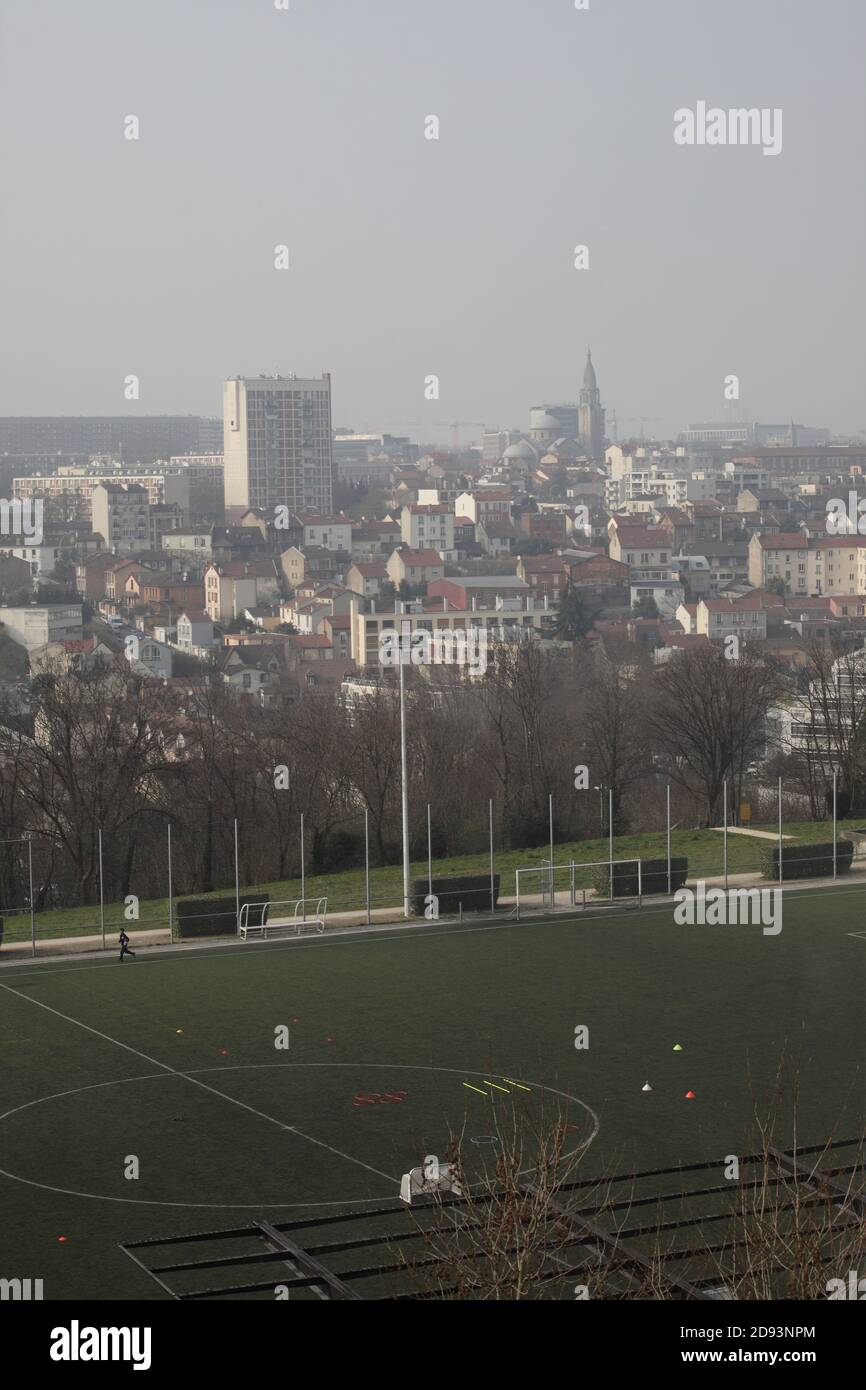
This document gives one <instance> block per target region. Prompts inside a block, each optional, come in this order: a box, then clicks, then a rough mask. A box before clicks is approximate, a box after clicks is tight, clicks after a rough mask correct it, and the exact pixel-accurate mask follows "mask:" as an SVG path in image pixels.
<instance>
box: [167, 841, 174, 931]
mask: <svg viewBox="0 0 866 1390" xmlns="http://www.w3.org/2000/svg"><path fill="white" fill-rule="evenodd" d="M166 830H167V832H168V940H169V944H170V945H173V944H174V901H173V899H174V886H173V884H172V879H171V822H170V821H169V823H168V825H167V826H166Z"/></svg>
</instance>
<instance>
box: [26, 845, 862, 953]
mask: <svg viewBox="0 0 866 1390" xmlns="http://www.w3.org/2000/svg"><path fill="white" fill-rule="evenodd" d="M762 833H763V832H762ZM699 879H700V881H701V882H702V883H705V884H706V885H707V887H713V888H721V887H724V885H725V879H724V877H723V876H722V875H715V876H714V875H707V876H703V875H697V876H692V875H689V879H688V882H689V884H695V883H697V882H698V880H699ZM727 882H728V887H729V888H743V887H748V886H751V887H762V888H772V887H778V885H777V884H774V883H772V882H770V881H769V880H768V879H765V878H762V877H761V875H760V874H758V873H747V874H728V880H727ZM845 882H850V885H851V887H852V888H855V889H866V859H863V860H859V861H857V860H855V861H854V864H853V866H852V868H851V869H850V870H849V872H848V873H847V874H844V875H841V876H840V878H839V879H838V880H837V885H838V886H840V887H841V886H842V885H843V884H844V883H845ZM833 886H834V885H833V880H832V879H829V878H812V879H798V880H797V881H796V882H795V883H786V884H784V885H783V887H784V889H785V890H786V891H787V892H789V893H790V892H798V891H800V890H801V889H803V888H832V887H833ZM567 897H568V893H567V890H566V892H564V893H558V894H557V898H558V899H559V901H558V903H557V909H556V910H557V911H561V910H562V908H563V907H567V906H568V905H569V904H568V903H567V901H566V900H567ZM607 901H608V900H607V899H606V898H601V899H599V906H602V905H605V906H606V905H607ZM671 901H672V899H670V898H667V897H652V898H645V899H644V906H645V907H651V906H652V907H662V906H663V905H664V904H665V903H666V902H671ZM515 906H516V899H515V898H504V897H500V899H499V907H500V908H501V909H505V908H509V909H510V908H513V907H515ZM521 906H522V907H525V908H526V909H527V910H530V909H533V910H536V911H537V910H538V909H539V908H543V907H544V906H545V898H544V895H543V894H540V893H539V894H536V895H534V896H532V897H529V898H524V897H521ZM592 906H593V902H592V899H590V901H589V902H588V903H587V907H589V908H591V907H592ZM581 910H582V909H581V908H580V906H578V907H577V908H576V909H575V911H577V912H580V911H581ZM467 915H468V917H469V920H472V916H473V915H472V914H467ZM502 915H504V913H503V914H502ZM483 918H484V914H483V913H481V914H478V920H483ZM445 921H447V922H448V923H449V924H452V923H453V922H454V919H453V918H448V919H443V922H445ZM400 924H405V925H406V926H417V927H421V928H429V927H431V926H435V925H436V924H435V923H431V922H428V921H426V920H425V919H423V918H422V919H417V920H415V921H412V922H406V919H405V918H404V916H403V909H402V908H401V907H399V906H394V907H379V908H375V909H374V910H373V911H372V912H371V913H370V924H369V926H368V924H367V913H366V912H365V911H361V912H333V913H331V912H329V913H328V926H327V932H326V935H328V936H330V935H331V933H332V932H342V931H351V930H352V929H353V928H359V929H361V930H370V929H375V928H376V927H377V926H388V925H392V926H398V925H400ZM130 938H131V942H132V946H133V949H137V948H138V947H139V946H140V947H142V949H147V948H148V947H150V948H153V947H165V946H169V945H171V942H170V940H169V934H168V927H160V928H158V929H154V928H146V929H143V930H141V931H137V932H134V933H133V932H130ZM291 939H294V938H291ZM305 939H308V940H312V939H314V938H305ZM116 940H117V938H116V934H112V935H111V936H109V937H108V943H109V945H108V949H107V950H106V951H105V955H106V956H110V955H112V954H114V955H117V953H118V949H119V948H118V946H117V945H116ZM174 944H175V945H176V946H179V947H181V948H182V949H184V950H192V949H195V948H196V947H204V946H206V947H208V948H209V949H210V948H212V947H214V946H231V945H235V946H236V945H237V944H238V938H237V937H236V936H234V935H231V936H210V937H196V938H194V939H192V940H188V941H179V942H178V941H176V942H175V943H174ZM253 944H254V943H251V945H253ZM36 952H37V954H36V959H37V960H52V959H56V958H57V957H58V956H82V957H83V956H87V955H94V954H95V955H99V956H101V955H102V954H103V951H102V937H101V936H100V935H98V934H97V935H95V936H61V937H45V938H43V939H42V940H41V941H40V940H38V939H37V943H36ZM27 961H30V962H31V963H32V961H33V954H32V948H31V944H30V942H29V941H15V942H6V944H5V945H4V946H3V947H2V949H0V970H2V968H3V966H4V965H6V966H9V967H13V966H16V965H21V964H24V963H26V962H27Z"/></svg>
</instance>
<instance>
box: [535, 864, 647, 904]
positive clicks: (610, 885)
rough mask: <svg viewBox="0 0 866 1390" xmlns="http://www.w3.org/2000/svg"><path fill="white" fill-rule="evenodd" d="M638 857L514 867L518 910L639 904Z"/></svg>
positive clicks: (640, 889) (640, 894)
mask: <svg viewBox="0 0 866 1390" xmlns="http://www.w3.org/2000/svg"><path fill="white" fill-rule="evenodd" d="M641 898H642V884H641V862H640V860H639V859H614V860H613V861H611V860H610V859H598V860H595V861H593V862H591V863H589V864H578V863H575V862H574V860H571V861H570V862H569V863H567V864H551V863H550V862H549V861H548V862H547V863H544V864H541V865H535V866H533V867H532V868H525V869H517V870H515V899H516V904H517V906H516V913H517V916H518V917H520V915H521V912H523V913H526V912H553V911H557V912H558V911H563V910H565V909H571V908H588V907H590V908H591V907H605V906H610V904H611V903H616V904H619V905H620V906H626V907H628V906H633V905H640V902H641Z"/></svg>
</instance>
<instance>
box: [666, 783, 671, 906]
mask: <svg viewBox="0 0 866 1390" xmlns="http://www.w3.org/2000/svg"><path fill="white" fill-rule="evenodd" d="M670 891H671V874H670V783H669V784H667V897H669V898H670Z"/></svg>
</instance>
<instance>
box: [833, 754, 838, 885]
mask: <svg viewBox="0 0 866 1390" xmlns="http://www.w3.org/2000/svg"><path fill="white" fill-rule="evenodd" d="M836 777H837V773H836V769H835V767H834V768H833V878H834V880H835V878H836V859H837V850H836V820H837V816H836Z"/></svg>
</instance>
